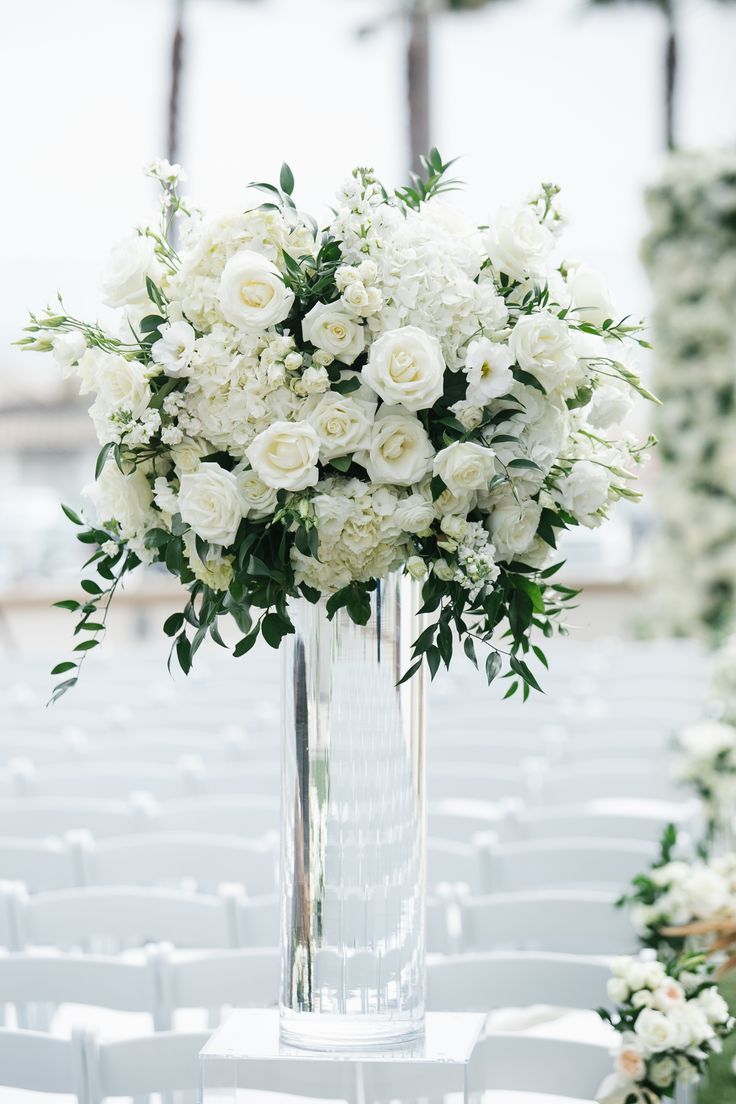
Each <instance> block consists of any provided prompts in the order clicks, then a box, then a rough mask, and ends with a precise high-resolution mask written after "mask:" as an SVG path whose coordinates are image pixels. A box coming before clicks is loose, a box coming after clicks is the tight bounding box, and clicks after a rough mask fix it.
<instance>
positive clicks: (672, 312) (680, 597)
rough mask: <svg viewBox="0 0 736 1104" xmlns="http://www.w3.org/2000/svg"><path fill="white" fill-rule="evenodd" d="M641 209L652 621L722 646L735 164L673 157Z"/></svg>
mask: <svg viewBox="0 0 736 1104" xmlns="http://www.w3.org/2000/svg"><path fill="white" fill-rule="evenodd" d="M647 208H648V212H649V217H650V229H649V232H648V234H647V236H646V238H645V240H644V244H643V258H644V262H645V264H646V267H647V270H648V272H649V276H650V279H651V283H652V289H653V292H654V300H655V311H654V325H655V333H656V347H657V360H656V374H655V379H656V387H657V390H658V393H659V394H660V395H661V398H662V400H663V405H662V408H661V410H660V412H659V417H658V419H657V423H656V430H657V435H658V437H659V439H660V442H661V448H660V450H659V453H658V455H659V457H660V460H661V465H662V467H661V472H660V473H659V475H658V486H657V493H656V504H657V512H658V514H659V519H660V528H661V534H660V541H659V547H658V549H657V555H656V583H657V589H658V596H657V606H658V610H657V612H658V622H659V624H660V626H662V629H663V631H669V632H676V633H680V634H683V635H687V636H691V635H693V633H699V634H700V635H703V636H705V637H706V638H710V639H715V640H718V639H720V638H722V636H723V635H724V633H726V632H728V631H729V629H730V628H731V627H732V626H733V622H734V617H736V491H735V489H734V480H733V470H734V440H735V439H736V433H735V427H736V388H734V363H736V336H735V334H734V326H733V304H734V301H736V153H734V152H733V151H732V150H712V151H702V152H688V153H682V152H678V153H675V154H672V155H671V156H670V157H669V159H668V161H667V164H666V167H665V170H664V173H663V175H662V178H661V179H660V181H659V182H658V183H657V184H656V185H655V186H653V187H652V188H651V189H650V190H649V193H648V196H647Z"/></svg>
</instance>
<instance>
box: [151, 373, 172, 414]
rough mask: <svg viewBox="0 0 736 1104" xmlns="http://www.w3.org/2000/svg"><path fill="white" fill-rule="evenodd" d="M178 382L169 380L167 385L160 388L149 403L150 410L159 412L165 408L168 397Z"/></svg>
mask: <svg viewBox="0 0 736 1104" xmlns="http://www.w3.org/2000/svg"><path fill="white" fill-rule="evenodd" d="M178 382H179V381H178V380H177V379H173V378H172V379H167V381H166V383H164V384H163V386H161V387H159V389H158V391H157V392H156V394H155V395H154V396H153V398H152V399H151V401H150V402H149V404H148V406H149V408H150V409H151V410H159V409H160V408H161V407H162V406H163V402H164V399H165V398H166V396H167V395H168V394H170V393H171V392H172V391H173V390H174V388H175V387H176V385H177V384H178Z"/></svg>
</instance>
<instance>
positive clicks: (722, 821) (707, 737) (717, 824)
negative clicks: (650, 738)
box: [673, 720, 736, 841]
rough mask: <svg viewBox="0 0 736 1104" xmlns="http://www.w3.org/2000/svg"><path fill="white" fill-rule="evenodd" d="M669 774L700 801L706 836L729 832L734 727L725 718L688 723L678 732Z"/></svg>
mask: <svg viewBox="0 0 736 1104" xmlns="http://www.w3.org/2000/svg"><path fill="white" fill-rule="evenodd" d="M676 752H677V754H676V758H675V761H674V764H673V774H674V777H675V779H676V780H677V781H678V782H682V783H685V784H687V785H690V786H692V787H693V789H694V790H695V792H696V793H697V794H698V796H699V797H700V799H701V801H702V805H703V810H704V812H705V815H706V820H707V838H708V840H709V841H713V840H714V839H715V838H716V836H717V835H718V834H719V833H729V832H731V831H732V829H733V825H734V820H735V818H736V812H735V810H736V727H735V726H734V725H733V724H731V723H726V721H725V720H721V721H716V720H706V721H700V722H699V723H698V724H693V725H688V727H687V728H685V729H683V730H682V732H680V733H679V734H678V737H677V745H676Z"/></svg>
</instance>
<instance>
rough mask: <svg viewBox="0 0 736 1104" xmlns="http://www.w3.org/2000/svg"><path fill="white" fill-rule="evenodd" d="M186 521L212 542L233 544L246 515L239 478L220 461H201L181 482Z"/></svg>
mask: <svg viewBox="0 0 736 1104" xmlns="http://www.w3.org/2000/svg"><path fill="white" fill-rule="evenodd" d="M179 512H180V513H181V519H182V521H184V522H186V524H187V525H191V527H192V529H193V530H194V532H195V533H196V534H197V535H198V536H200V537H201V538H202V539H203V540H206V541H209V542H210V543H211V544H222V545H228V544H232V543H233V541H234V540H235V535H236V533H237V531H238V526H239V525H240V522H241V521H242V518H243V508H242V504H241V501H240V493H239V491H238V481H237V479H236V477H235V475H234V474H233V472H231V471H227V469H226V468H221V467H220V465H219V464H201V465H200V467H199V468H198V469H197V471H194V472H185V473H184V474H183V475H182V477H181V480H180V482H179Z"/></svg>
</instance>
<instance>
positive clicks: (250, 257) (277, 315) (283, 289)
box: [218, 249, 294, 333]
mask: <svg viewBox="0 0 736 1104" xmlns="http://www.w3.org/2000/svg"><path fill="white" fill-rule="evenodd" d="M218 299H219V303H220V309H221V310H222V314H223V317H224V318H225V320H226V321H227V322H229V323H230V325H231V326H234V327H235V328H236V329H237V330H244V331H246V333H247V332H250V331H253V330H266V329H268V327H269V326H275V325H276V323H277V322H283V320H284V319H285V318H286V316H287V315H288V313H289V311H290V310H291V307H292V304H293V302H294V293H293V291H290V290H289V288H287V286H286V284H285V283H284V280H283V277H282V275H281V273H280V272H279V270H278V268H277V267H276V265H275V264H273V262H272V261H269V260H268V258H267V257H264V256H263V254H261V253H255V252H254V251H253V250H251V249H241V250H239V252H237V253H235V254H234V255H233V256H232V257H231V258H230V260H229V261H228V262H227V264H226V265H225V268H224V270H223V273H222V276H221V278H220V286H219V290H218Z"/></svg>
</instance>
